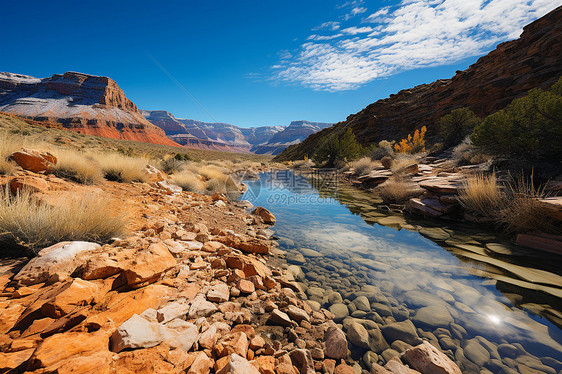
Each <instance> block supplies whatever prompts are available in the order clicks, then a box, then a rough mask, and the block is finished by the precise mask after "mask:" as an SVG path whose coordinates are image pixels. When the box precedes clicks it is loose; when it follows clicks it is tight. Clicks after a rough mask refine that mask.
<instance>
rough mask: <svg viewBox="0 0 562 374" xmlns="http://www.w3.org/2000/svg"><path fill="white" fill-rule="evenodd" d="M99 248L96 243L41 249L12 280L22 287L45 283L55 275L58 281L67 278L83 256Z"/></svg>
mask: <svg viewBox="0 0 562 374" xmlns="http://www.w3.org/2000/svg"><path fill="white" fill-rule="evenodd" d="M97 248H100V245H99V244H97V243H90V242H79V241H76V242H60V243H57V244H55V245H53V246H51V247H48V248H44V249H42V250H41V251H40V252H39V253H38V255H37V257H35V258H33V259H32V260H31V261H29V262H28V263H27V264H26V265H25V266H24V267H23V268H22V269H21V270H20V272H19V273H18V274H17V275H16V276H15V277H14V280H16V281H18V282H19V283H20V284H23V285H28V286H29V285H33V284H37V283H42V282H45V281H47V280H48V279H49V278H50V277H51V276H52V275H54V274H57V275H58V278H59V280H60V279H64V278H67V277H69V276H70V275H71V274H72V273H73V272H74V271H75V270H76V268H78V266H80V265H81V264H82V263H83V262H85V257H86V256H85V254H87V253H88V252H90V251H93V250H94V249H97Z"/></svg>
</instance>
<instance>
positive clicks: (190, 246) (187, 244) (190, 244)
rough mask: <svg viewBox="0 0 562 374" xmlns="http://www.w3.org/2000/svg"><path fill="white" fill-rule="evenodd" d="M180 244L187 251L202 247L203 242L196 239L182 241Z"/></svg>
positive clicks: (197, 249)
mask: <svg viewBox="0 0 562 374" xmlns="http://www.w3.org/2000/svg"><path fill="white" fill-rule="evenodd" d="M181 244H182V245H183V246H184V248H185V249H186V250H188V251H199V250H200V249H201V248H203V243H201V242H197V241H182V242H181Z"/></svg>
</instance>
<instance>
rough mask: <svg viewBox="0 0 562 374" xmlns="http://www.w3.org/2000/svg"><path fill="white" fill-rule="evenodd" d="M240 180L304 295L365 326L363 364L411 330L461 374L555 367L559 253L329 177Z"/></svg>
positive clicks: (409, 336) (402, 344)
mask: <svg viewBox="0 0 562 374" xmlns="http://www.w3.org/2000/svg"><path fill="white" fill-rule="evenodd" d="M245 183H246V184H247V185H248V186H249V189H248V191H247V192H246V194H245V195H244V196H243V197H242V198H241V199H242V200H249V201H250V202H252V204H254V206H263V207H266V208H267V209H269V210H270V211H271V212H272V213H273V214H274V215H275V216H276V217H277V223H276V225H275V226H274V227H273V228H272V229H273V230H274V231H275V234H274V236H275V237H276V238H277V239H278V243H279V249H280V250H281V251H283V252H284V256H285V258H286V260H287V263H288V270H289V272H290V273H292V274H293V275H294V278H295V280H296V281H298V282H299V285H300V286H301V288H302V290H303V292H304V294H305V295H306V298H307V299H308V300H309V303H310V305H311V306H312V307H313V308H315V307H316V308H318V307H319V306H321V307H324V308H326V309H328V310H330V311H331V312H332V313H333V314H334V315H335V321H336V322H337V323H339V324H341V325H342V328H343V329H344V331H345V330H346V329H347V328H348V327H349V326H350V324H351V323H354V322H358V323H360V324H362V325H363V326H365V327H366V328H367V329H368V331H369V336H370V338H369V345H368V346H366V345H365V346H363V347H358V346H354V345H351V344H350V349H351V352H352V358H353V359H354V360H355V361H356V362H358V363H360V364H361V365H362V367H363V368H368V366H369V364H368V362H369V360H371V361H374V362H379V363H381V364H384V363H385V362H386V361H387V360H388V359H390V358H391V357H392V356H393V355H396V354H397V353H396V352H400V351H402V350H404V349H406V348H407V347H408V346H409V345H415V344H417V343H419V342H420V341H421V340H420V339H423V340H427V341H429V342H431V343H432V344H433V345H435V346H437V347H438V348H440V349H441V350H442V351H443V352H445V353H446V354H447V355H448V356H449V357H450V358H451V359H452V360H453V361H455V362H456V363H457V364H458V365H459V367H460V368H461V370H462V371H463V373H490V372H492V373H552V374H556V373H558V374H560V373H562V363H561V361H562V330H561V328H560V326H561V325H562V313H561V311H562V301H561V300H562V275H561V273H562V269H561V267H562V265H561V264H562V258H560V257H553V255H545V254H541V253H536V252H534V251H531V250H528V249H525V248H520V247H516V246H514V245H512V244H511V243H510V242H509V239H508V238H504V237H502V236H501V235H500V234H498V233H495V232H494V231H492V230H490V231H486V230H485V229H483V228H481V227H474V226H473V225H463V224H459V223H453V222H451V223H449V222H446V221H431V220H427V219H425V220H424V219H419V218H418V219H414V218H411V217H408V216H403V215H401V214H397V213H392V212H391V211H390V210H388V209H385V208H384V207H383V206H382V204H380V203H381V202H380V200H379V199H378V198H377V196H376V195H374V194H372V193H369V192H366V191H361V190H358V189H355V188H353V187H351V186H347V185H341V183H339V185H338V183H337V182H336V181H335V180H331V178H329V177H317V178H313V177H312V176H311V175H306V176H303V175H296V174H294V173H293V172H291V171H287V170H284V171H278V172H270V173H263V174H261V175H260V179H259V180H249V181H245ZM303 297H305V296H304V295H303ZM381 331H382V334H381ZM381 335H382V337H384V339H382V338H381Z"/></svg>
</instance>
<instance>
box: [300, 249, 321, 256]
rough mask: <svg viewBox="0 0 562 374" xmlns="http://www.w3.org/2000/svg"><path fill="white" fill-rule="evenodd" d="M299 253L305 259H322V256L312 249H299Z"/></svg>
mask: <svg viewBox="0 0 562 374" xmlns="http://www.w3.org/2000/svg"><path fill="white" fill-rule="evenodd" d="M299 251H300V253H302V255H303V256H305V257H322V254H321V253H320V252H318V251H315V250H314V249H310V248H301V249H299Z"/></svg>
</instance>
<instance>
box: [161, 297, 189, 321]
mask: <svg viewBox="0 0 562 374" xmlns="http://www.w3.org/2000/svg"><path fill="white" fill-rule="evenodd" d="M189 309H190V305H189V302H187V301H186V300H176V301H172V302H169V303H168V304H166V305H164V306H163V307H162V308H160V309H158V311H157V313H156V319H157V320H158V322H162V323H166V322H168V321H171V320H173V319H175V318H178V317H183V316H185V315H186V314H187V313H188V312H189Z"/></svg>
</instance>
